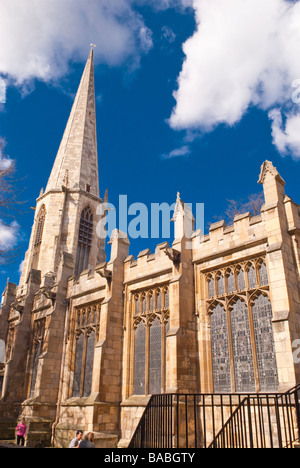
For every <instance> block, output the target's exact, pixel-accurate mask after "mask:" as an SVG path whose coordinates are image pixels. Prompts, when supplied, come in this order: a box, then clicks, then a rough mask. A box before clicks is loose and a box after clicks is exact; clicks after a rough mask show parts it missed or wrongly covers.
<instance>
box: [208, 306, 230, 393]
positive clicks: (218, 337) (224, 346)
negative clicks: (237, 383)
mask: <svg viewBox="0 0 300 468" xmlns="http://www.w3.org/2000/svg"><path fill="white" fill-rule="evenodd" d="M211 342H212V361H213V378H214V389H215V392H216V393H230V392H231V380H230V357H229V338H228V328H227V316H226V311H225V309H224V307H222V306H221V305H220V304H218V305H217V306H216V307H215V308H214V310H213V314H212V316H211Z"/></svg>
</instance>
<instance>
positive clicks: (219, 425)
mask: <svg viewBox="0 0 300 468" xmlns="http://www.w3.org/2000/svg"><path fill="white" fill-rule="evenodd" d="M299 396H300V385H297V386H296V387H294V388H292V389H290V390H288V391H287V392H285V393H264V394H177V393H170V394H163V395H153V396H152V397H151V398H150V401H149V403H148V406H147V407H146V409H145V412H144V414H143V416H142V418H141V420H140V422H139V424H138V426H137V429H136V431H135V433H134V435H133V437H132V440H131V442H130V445H129V447H130V448H209V447H210V448H211V447H224V448H225V447H257V448H268V447H270V448H273V447H278V448H283V447H292V446H293V444H294V443H295V441H297V440H298V439H299V434H300V431H299V429H300V408H299Z"/></svg>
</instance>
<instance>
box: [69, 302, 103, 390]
mask: <svg viewBox="0 0 300 468" xmlns="http://www.w3.org/2000/svg"><path fill="white" fill-rule="evenodd" d="M76 313H77V320H76V323H77V326H76V335H75V337H76V344H75V364H74V380H73V392H72V396H73V397H88V396H90V394H91V391H92V380H93V367H94V356H95V345H96V339H97V338H98V335H99V324H100V313H101V306H100V304H94V305H91V306H89V307H84V308H83V309H78V310H77V311H76Z"/></svg>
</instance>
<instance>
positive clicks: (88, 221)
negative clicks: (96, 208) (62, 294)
mask: <svg viewBox="0 0 300 468" xmlns="http://www.w3.org/2000/svg"><path fill="white" fill-rule="evenodd" d="M92 238H93V213H92V210H91V209H90V207H89V206H87V207H86V208H85V209H84V210H83V211H82V213H81V218H80V226H79V237H78V247H77V259H76V266H75V274H76V275H79V274H80V273H82V272H83V270H86V269H87V268H88V265H89V257H90V251H91V247H92Z"/></svg>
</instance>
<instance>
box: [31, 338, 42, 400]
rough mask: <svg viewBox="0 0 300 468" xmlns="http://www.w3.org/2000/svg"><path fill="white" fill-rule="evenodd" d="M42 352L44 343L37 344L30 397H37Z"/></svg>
mask: <svg viewBox="0 0 300 468" xmlns="http://www.w3.org/2000/svg"><path fill="white" fill-rule="evenodd" d="M41 351H42V343H41V342H40V341H39V342H37V343H35V350H34V357H33V369H32V376H31V389H30V397H31V398H32V397H34V395H35V385H36V378H37V370H38V363H39V356H40V354H41Z"/></svg>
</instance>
